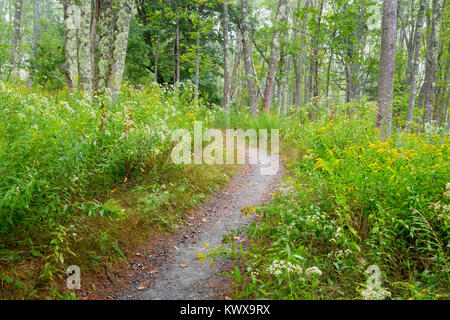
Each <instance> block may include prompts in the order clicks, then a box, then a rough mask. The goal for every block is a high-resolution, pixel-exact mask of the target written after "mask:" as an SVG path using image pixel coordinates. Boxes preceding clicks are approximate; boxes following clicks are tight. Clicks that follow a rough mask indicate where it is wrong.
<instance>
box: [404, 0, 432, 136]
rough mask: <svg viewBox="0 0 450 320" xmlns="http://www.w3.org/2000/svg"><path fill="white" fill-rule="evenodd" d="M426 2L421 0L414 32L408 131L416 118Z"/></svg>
mask: <svg viewBox="0 0 450 320" xmlns="http://www.w3.org/2000/svg"><path fill="white" fill-rule="evenodd" d="M426 2H427V1H426V0H420V8H419V13H418V16H417V22H416V26H415V31H414V40H413V47H414V53H413V55H414V57H413V62H412V64H411V67H410V80H409V84H410V85H411V91H410V93H409V103H408V113H407V115H406V130H408V131H409V130H410V128H411V123H412V121H413V117H414V105H415V102H416V92H417V72H418V68H419V60H420V48H421V42H422V37H423V20H424V16H425V6H426ZM407 77H408V75H407Z"/></svg>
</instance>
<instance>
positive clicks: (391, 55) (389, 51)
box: [376, 0, 398, 141]
mask: <svg viewBox="0 0 450 320" xmlns="http://www.w3.org/2000/svg"><path fill="white" fill-rule="evenodd" d="M397 5H398V3H397V0H383V20H382V30H381V59H380V77H379V80H378V114H377V121H376V126H377V128H380V136H381V140H382V141H385V140H387V139H389V138H390V137H391V129H392V104H393V97H394V72H395V49H396V43H397Z"/></svg>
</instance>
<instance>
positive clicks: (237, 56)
mask: <svg viewBox="0 0 450 320" xmlns="http://www.w3.org/2000/svg"><path fill="white" fill-rule="evenodd" d="M241 45H242V40H241V37H240V34H239V33H238V34H237V35H236V44H235V49H234V51H235V53H234V63H233V71H232V73H231V81H230V82H231V83H230V87H231V88H230V91H229V101H232V100H233V97H234V93H235V91H236V88H237V85H238V82H239V79H237V76H238V68H239V65H240V64H241V58H242V49H241Z"/></svg>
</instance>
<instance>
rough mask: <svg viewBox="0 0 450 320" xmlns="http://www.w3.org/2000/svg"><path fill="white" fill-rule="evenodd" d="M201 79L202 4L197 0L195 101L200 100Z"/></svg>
mask: <svg viewBox="0 0 450 320" xmlns="http://www.w3.org/2000/svg"><path fill="white" fill-rule="evenodd" d="M199 79H200V4H199V3H198V1H197V26H196V38H195V101H198V85H199Z"/></svg>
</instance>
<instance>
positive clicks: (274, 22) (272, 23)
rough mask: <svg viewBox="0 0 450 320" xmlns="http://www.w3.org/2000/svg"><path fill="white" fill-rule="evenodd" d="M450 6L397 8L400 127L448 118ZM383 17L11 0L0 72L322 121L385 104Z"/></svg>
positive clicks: (336, 0) (320, 5) (57, 84)
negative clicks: (344, 108)
mask: <svg viewBox="0 0 450 320" xmlns="http://www.w3.org/2000/svg"><path fill="white" fill-rule="evenodd" d="M448 7H449V6H448V1H446V0H420V1H419V0H411V1H410V0H399V1H398V10H397V11H396V14H395V20H396V21H397V24H398V29H397V31H396V35H397V36H396V38H397V41H396V62H395V67H394V70H395V78H394V95H393V102H392V106H393V117H392V121H393V125H394V126H395V127H396V128H406V127H410V126H411V125H412V124H414V123H419V124H420V123H424V122H431V121H435V122H437V123H440V124H442V123H446V122H448V100H449V99H448V96H449V94H448V91H449V90H448V68H449V59H448V55H449V44H448V37H449V30H448V27H447V25H448V15H449V9H448ZM382 12H383V6H382V4H381V3H379V2H377V1H373V0H354V1H350V2H349V1H344V0H324V1H322V0H286V1H285V0H283V1H280V0H265V1H262V0H239V1H236V0H233V1H230V0H227V1H224V0H214V1H203V0H158V1H142V0H136V1H132V0H128V1H116V0H110V1H107V0H58V1H56V0H44V1H32V0H3V1H1V5H0V15H1V16H2V17H3V18H4V19H2V20H1V23H0V38H1V42H0V62H1V64H2V66H1V69H0V77H2V78H4V79H6V78H11V76H12V75H14V74H16V78H17V77H19V78H20V79H21V80H24V81H28V82H29V85H31V83H33V84H35V85H44V86H46V87H47V88H48V89H51V90H53V89H58V88H59V89H60V88H62V87H64V86H67V87H69V88H78V89H80V90H83V91H93V90H94V91H96V90H103V89H105V88H109V89H111V90H112V91H113V92H117V91H118V90H119V89H120V83H121V82H122V79H124V80H126V81H127V82H129V83H130V84H132V85H141V84H148V83H151V82H154V81H156V82H158V83H160V84H174V83H178V82H186V81H191V82H193V83H194V84H195V87H196V88H197V89H198V90H196V92H198V93H196V94H195V95H196V96H198V97H199V98H201V99H204V100H207V101H209V102H212V103H216V104H219V105H223V106H224V107H225V108H226V107H227V106H229V105H230V106H232V107H233V106H249V109H250V110H251V112H252V114H254V115H256V114H257V113H258V112H260V111H261V110H263V109H265V110H266V111H271V112H281V113H284V112H285V111H286V112H287V113H289V112H294V111H297V112H300V111H301V110H302V108H303V109H304V110H305V111H306V112H308V113H309V114H310V116H314V114H315V112H316V111H317V110H318V109H320V108H326V107H328V108H330V107H331V106H332V105H333V104H336V103H349V104H354V105H353V107H351V108H356V107H357V103H358V102H360V101H364V100H371V101H376V100H377V99H378V92H379V91H380V90H379V86H378V79H379V72H380V60H383V59H384V58H385V56H384V54H382V53H381V52H380V50H381V47H380V44H381V40H382V37H381V20H382ZM74 24H75V25H74ZM72 27H73V28H72ZM125 50H126V51H125ZM380 58H381V59H380ZM381 65H382V64H381ZM12 78H14V77H12ZM381 92H382V93H383V92H384V90H381ZM293 106H295V107H293ZM315 110H316V111H315Z"/></svg>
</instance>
